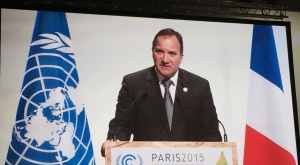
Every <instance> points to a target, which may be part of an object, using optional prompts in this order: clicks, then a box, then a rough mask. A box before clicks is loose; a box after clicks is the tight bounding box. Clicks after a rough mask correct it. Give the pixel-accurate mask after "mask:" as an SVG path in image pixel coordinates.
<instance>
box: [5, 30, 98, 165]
mask: <svg viewBox="0 0 300 165" xmlns="http://www.w3.org/2000/svg"><path fill="white" fill-rule="evenodd" d="M39 36H41V37H43V38H42V39H39V40H37V41H34V42H33V43H32V44H31V46H32V47H34V49H35V51H34V52H33V53H32V54H30V56H29V57H28V61H27V67H26V72H25V76H24V82H23V87H22V91H21V98H20V103H19V107H18V112H17V113H18V114H17V118H16V123H15V125H14V128H13V134H14V136H13V138H12V141H13V143H12V145H11V146H10V148H11V150H12V151H13V152H14V153H15V155H16V157H15V162H13V164H27V163H25V162H30V163H33V164H49V165H54V164H64V163H67V164H68V163H69V164H81V163H82V162H83V161H84V159H85V156H86V155H89V153H92V145H91V138H90V134H89V128H88V123H87V118H86V114H85V111H84V104H83V99H82V98H81V97H80V96H81V94H80V90H79V78H78V74H77V68H76V64H75V60H74V57H73V54H72V51H73V50H72V47H71V40H70V39H69V38H68V37H66V36H65V35H63V34H61V33H58V32H57V33H55V34H41V35H39ZM37 50H38V51H37ZM19 153H20V154H19ZM21 153H22V155H21ZM17 155H20V156H19V157H18V156H17ZM45 158H47V160H45ZM45 161H46V162H45ZM90 163H91V164H92V162H90Z"/></svg>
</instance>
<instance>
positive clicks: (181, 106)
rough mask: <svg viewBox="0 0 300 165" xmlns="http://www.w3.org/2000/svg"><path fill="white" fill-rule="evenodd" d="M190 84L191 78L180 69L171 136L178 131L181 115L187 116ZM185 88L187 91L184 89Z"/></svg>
mask: <svg viewBox="0 0 300 165" xmlns="http://www.w3.org/2000/svg"><path fill="white" fill-rule="evenodd" d="M188 83H189V78H188V77H187V75H186V74H185V72H184V71H182V70H181V69H179V74H178V80H177V87H176V94H175V102H174V110H173V123H172V131H171V134H174V132H175V131H176V128H177V125H178V122H179V119H180V117H179V115H182V113H183V114H184V115H185V117H186V116H187V115H186V114H187V113H188V112H187V109H188V108H187V107H188V105H187V101H186V99H187V98H188V97H187V96H188V95H189V92H187V91H186V90H185V89H187V88H186V86H187V85H188ZM184 88H185V89H184Z"/></svg>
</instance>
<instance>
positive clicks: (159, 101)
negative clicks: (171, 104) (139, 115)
mask: <svg viewBox="0 0 300 165" xmlns="http://www.w3.org/2000/svg"><path fill="white" fill-rule="evenodd" d="M145 79H146V80H147V81H148V82H151V83H150V84H149V86H148V88H147V91H146V92H147V93H148V97H150V98H151V100H153V105H150V106H152V107H154V108H153V110H154V111H156V113H157V115H158V116H159V118H160V120H161V122H162V123H163V125H164V127H165V129H166V131H167V133H168V134H169V135H170V129H169V124H168V118H167V113H166V109H165V104H164V99H163V97H162V94H161V90H160V87H159V82H158V79H157V75H156V72H155V68H154V67H152V68H150V69H149V72H148V73H147V75H146V77H145Z"/></svg>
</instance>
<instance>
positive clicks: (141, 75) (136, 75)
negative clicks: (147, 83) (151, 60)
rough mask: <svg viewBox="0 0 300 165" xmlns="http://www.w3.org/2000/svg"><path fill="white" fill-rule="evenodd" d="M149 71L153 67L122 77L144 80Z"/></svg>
mask: <svg viewBox="0 0 300 165" xmlns="http://www.w3.org/2000/svg"><path fill="white" fill-rule="evenodd" d="M151 69H153V67H148V68H145V69H142V70H139V71H136V72H133V73H129V74H127V75H125V76H124V77H125V78H128V79H132V78H134V79H136V78H144V77H145V76H146V75H147V74H148V73H149V72H150V71H151Z"/></svg>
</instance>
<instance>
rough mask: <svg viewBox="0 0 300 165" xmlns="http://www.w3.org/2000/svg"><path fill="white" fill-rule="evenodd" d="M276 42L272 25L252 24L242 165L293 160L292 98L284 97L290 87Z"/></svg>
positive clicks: (280, 164) (290, 164)
mask: <svg viewBox="0 0 300 165" xmlns="http://www.w3.org/2000/svg"><path fill="white" fill-rule="evenodd" d="M276 44H278V42H276V41H275V38H274V34H273V28H272V26H269V25H254V27H253V38H252V49H251V62H250V79H249V92H248V106H247V121H246V122H247V123H246V134H245V147H244V165H268V164H272V165H277V164H278V165H294V164H296V158H297V153H296V142H295V131H294V119H293V109H292V102H291V101H286V99H285V97H286V95H288V94H290V93H289V92H286V93H285V90H290V89H284V87H285V86H284V84H283V81H282V73H281V72H282V71H281V68H280V65H279V60H278V59H279V58H278V56H280V55H281V54H280V53H281V52H279V53H278V55H277V52H278V51H277V49H276ZM283 44H285V45H280V46H285V47H286V42H284V43H283ZM285 55H286V56H287V53H286V54H285ZM288 87H289V88H290V86H288Z"/></svg>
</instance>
